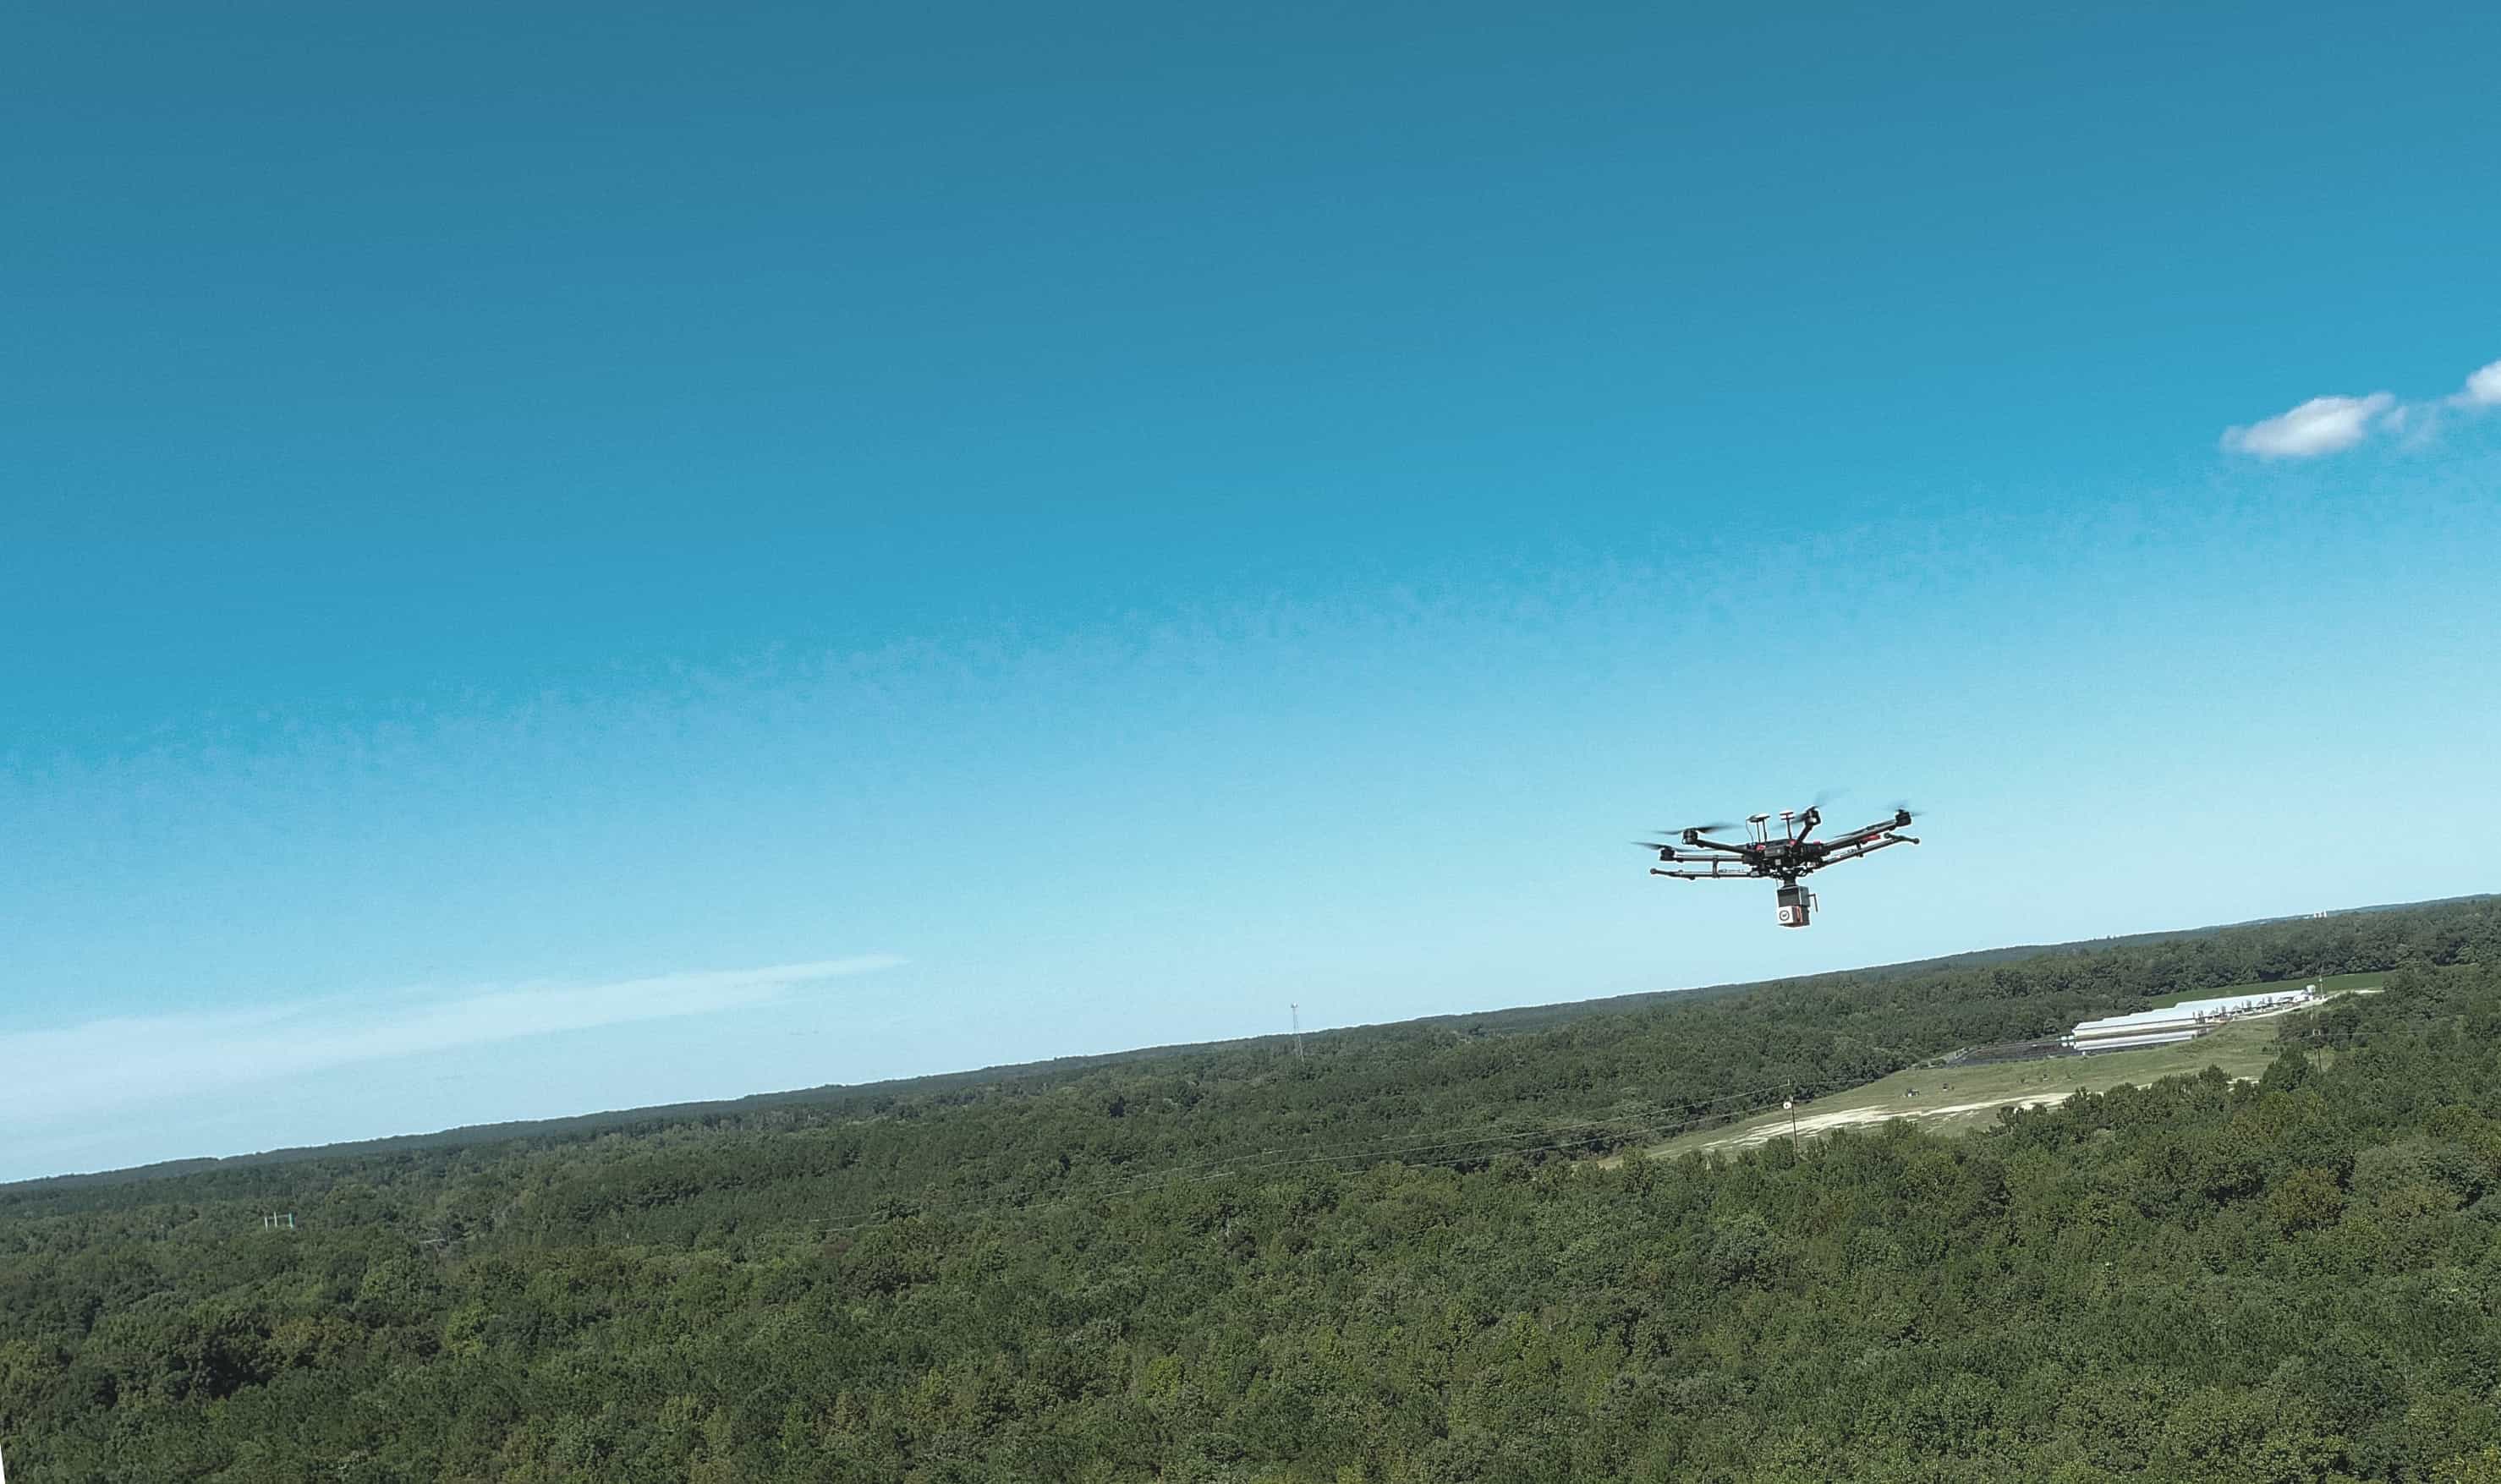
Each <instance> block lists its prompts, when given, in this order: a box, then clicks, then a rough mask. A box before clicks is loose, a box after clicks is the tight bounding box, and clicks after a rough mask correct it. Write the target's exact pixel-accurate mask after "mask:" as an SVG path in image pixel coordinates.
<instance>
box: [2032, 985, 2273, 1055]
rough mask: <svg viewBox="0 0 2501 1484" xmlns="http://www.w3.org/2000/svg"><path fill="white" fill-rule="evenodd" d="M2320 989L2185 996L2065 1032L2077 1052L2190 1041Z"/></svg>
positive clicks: (2084, 1024) (2106, 1017) (2068, 1041)
mask: <svg viewBox="0 0 2501 1484" xmlns="http://www.w3.org/2000/svg"><path fill="white" fill-rule="evenodd" d="M2317 990H2318V986H2316V985H2303V986H2298V987H2292V986H2287V987H2286V988H2284V989H2280V990H2266V991H2262V992H2260V993H2257V994H2249V995H2223V996H2220V997H2218V998H2216V999H2212V1000H2184V1001H2182V1002H2181V1003H2180V1004H2178V1005H2171V1006H2163V1007H2162V1008H2161V1009H2158V1010H2138V1011H2136V1012H2135V1013H2134V1014H2129V1015H2105V1016H2103V1017H2102V1018H2101V1019H2099V1020H2086V1021H2084V1022H2081V1023H2080V1024H2078V1025H2077V1027H2076V1028H2075V1029H2074V1030H2073V1031H2071V1032H2069V1033H2068V1034H2067V1036H2066V1041H2067V1044H2069V1045H2071V1046H2073V1047H2075V1048H2076V1049H2077V1050H2079V1051H2118V1050H2121V1049H2123V1048H2126V1047H2130V1046H2158V1045H2163V1044H2166V1043H2168V1042H2171V1041H2175V1040H2186V1039H2188V1038H2190V1037H2191V1036H2196V1035H2200V1034H2202V1033H2203V1032H2206V1031H2208V1030H2211V1029H2213V1028H2214V1027H2215V1026H2217V1025H2219V1024H2221V1023H2222V1022H2224V1021H2226V1020H2236V1019H2239V1018H2240V1017H2241V1016H2244V1015H2251V1014H2256V1013H2258V1012H2260V1011H2264V1010H2274V1009H2283V1008H2286V1007H2288V1006H2295V1005H2306V1004H2308V1003H2309V1002H2310V1001H2312V1000H2314V999H2316V998H2318V994H2317Z"/></svg>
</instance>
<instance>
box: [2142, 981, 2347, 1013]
mask: <svg viewBox="0 0 2501 1484" xmlns="http://www.w3.org/2000/svg"><path fill="white" fill-rule="evenodd" d="M2385 978H2387V975H2386V974H2385V973H2332V974H2329V975H2327V976H2326V977H2325V978H2321V979H2283V980H2280V981H2278V982H2276V983H2273V984H2227V985H2225V986H2224V987H2222V988H2221V989H2192V990H2190V991H2188V992H2187V993H2186V994H2184V995H2173V996H2172V997H2171V998H2169V999H2167V1000H2148V1001H2147V1002H2145V1003H2146V1004H2147V1005H2149V1006H2151V1007H2152V1008H2154V1009H2157V1010H2160V1009H2169V1008H2170V1007H2171V1006H2175V1005H2185V1004H2186V1003H2188V1002H2189V1001H2191V1000H2220V999H2222V998H2224V997H2225V996H2227V995H2281V994H2284V993H2285V992H2287V991H2289V990H2295V989H2299V988H2300V987H2301V986H2303V985H2304V984H2316V985H2318V992H2319V993H2320V994H2322V995H2332V994H2335V993H2336V992H2337V991H2339V990H2346V989H2377V988H2379V987H2380V984H2381V981H2382V980H2384V979H2385Z"/></svg>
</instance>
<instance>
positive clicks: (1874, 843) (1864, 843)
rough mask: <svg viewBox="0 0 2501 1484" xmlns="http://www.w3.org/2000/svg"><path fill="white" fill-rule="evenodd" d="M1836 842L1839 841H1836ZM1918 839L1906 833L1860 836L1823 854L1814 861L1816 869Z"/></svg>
mask: <svg viewBox="0 0 2501 1484" xmlns="http://www.w3.org/2000/svg"><path fill="white" fill-rule="evenodd" d="M1844 839H1845V840H1847V839H1848V838H1847V837H1844ZM1836 843H1839V842H1838V841H1836ZM1917 843H1918V841H1917V840H1914V839H1912V838H1911V837H1910V836H1908V835H1890V834H1880V835H1878V836H1876V837H1874V838H1873V839H1869V838H1865V837H1861V838H1860V839H1858V840H1855V841H1850V842H1849V843H1846V844H1842V845H1841V848H1840V849H1837V850H1834V851H1832V852H1831V853H1829V854H1827V855H1826V856H1824V858H1823V859H1822V860H1820V861H1817V863H1816V869H1817V871H1820V870H1822V869H1823V868H1824V867H1826V866H1838V865H1840V864H1841V863H1842V862H1843V861H1854V860H1856V859H1858V858H1859V857H1860V856H1862V855H1873V854H1875V853H1876V852H1877V851H1879V850H1882V849H1884V847H1885V846H1886V845H1916V844H1917Z"/></svg>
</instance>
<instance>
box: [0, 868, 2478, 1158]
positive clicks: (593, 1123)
mask: <svg viewBox="0 0 2501 1484" xmlns="http://www.w3.org/2000/svg"><path fill="white" fill-rule="evenodd" d="M2495 900H2501V899H2496V898H2493V897H2489V896H2471V897H2456V898H2446V899H2442V900H2440V901H2436V902H2422V903H2413V904H2406V905H2401V906H2384V907H2353V908H2350V909H2348V910H2347V911H2344V912H2338V913H2332V914H2318V915H2317V916H2314V917H2309V918H2267V919H2262V920H2261V921H2258V922H2251V923H2234V924H2227V925H2223V926H2218V927H2204V928H2182V929H2174V930H2167V931H2163V932H2155V933H2139V934H2133V935H2129V936H2125V937H2118V938H2099V939H2089V940H2082V941H2077V942H2069V943H2051V944H2038V945H2022V946H2014V947H2004V948H1985V949H1978V950H1974V951H1970V952H1965V953H1956V954H1949V955H1946V956H1943V957H1939V958H1931V959H1916V960H1911V961H1908V962H1904V963H1899V964H1884V965H1877V966H1874V967H1871V968H1866V969H1859V970H1853V971H1851V972H1850V973H1840V974H1815V975H1806V976H1802V977H1796V978H1788V979H1770V980H1755V981H1749V982H1742V983H1733V984H1713V985H1705V986H1699V987H1696V988H1692V989H1678V990H1658V991H1651V992H1646V993H1642V994H1632V995H1616V996H1610V997H1608V998H1605V999H1598V1000H1577V1001H1567V1002H1561V1003H1557V1004H1553V1005H1538V1006H1517V1007H1514V1008H1509V1009H1494V1010H1481V1011H1473V1012H1466V1013H1457V1014H1448V1015H1428V1016H1422V1017H1419V1018H1417V1019H1414V1020H1404V1021H1393V1022H1389V1023H1386V1024H1383V1025H1373V1026H1357V1027H1351V1028H1347V1029H1340V1030H1333V1031H1315V1032H1311V1033H1309V1034H1308V1035H1307V1036H1306V1037H1305V1038H1304V1042H1305V1046H1306V1049H1307V1050H1316V1051H1318V1052H1319V1053H1321V1054H1322V1055H1323V1056H1341V1057H1342V1056H1344V1055H1347V1054H1349V1053H1352V1054H1355V1055H1358V1056H1359V1055H1360V1054H1361V1052H1362V1049H1363V1048H1365V1047H1366V1046H1368V1045H1370V1044H1372V1043H1374V1042H1387V1043H1398V1042H1404V1041H1407V1040H1410V1039H1415V1038H1418V1037H1422V1038H1431V1037H1434V1036H1437V1035H1456V1036H1464V1037H1470V1038H1474V1037H1482V1036H1501V1035H1512V1034H1517V1033H1521V1032H1527V1031H1538V1030H1549V1029H1552V1028H1555V1027H1559V1026H1563V1025H1567V1024H1569V1023H1571V1022H1573V1021H1575V1020H1579V1019H1583V1018H1584V1017H1588V1016H1595V1015H1620V1014H1625V1013H1629V1012H1633V1011H1637V1010H1640V1009H1643V1008H1646V1007H1651V1006H1664V1005H1668V1004H1670V1003H1673V1004H1675V1005H1679V1006H1691V1005H1697V1004H1700V1003H1703V1002H1705V1001H1709V1000H1716V999H1720V998H1724V997H1727V996H1731V995H1742V994H1747V993H1750V992H1754V991H1772V992H1780V993H1802V992H1809V991H1812V990H1814V989H1815V988H1816V987H1817V986H1827V987H1829V986H1846V985H1848V984H1851V983H1857V982H1866V981H1872V980H1877V979H1888V978H1926V977H1930V976H1936V975H1942V974H1948V973H1951V972H1953V971H1957V970H1969V969H1979V968H1985V967H1988V966H1990V965H1994V964H2006V963H2017V962H2023V961H2034V960H2044V959H2051V958H2058V957H2073V956H2078V955H2084V954H2092V953H2100V952H2106V951H2108V950H2111V949H2115V948H2134V947H2148V946H2151V945H2155V944H2162V943H2182V942H2187V941H2191V940H2203V939H2211V938H2216V937H2218V935H2226V934H2243V935H2245V934H2246V933H2247V931H2248V930H2250V929H2253V928H2263V927H2268V926H2272V925H2278V924H2283V923H2286V922H2298V921H2319V920H2327V919H2329V918H2339V919H2341V918H2349V917H2352V916H2356V915H2359V914H2364V913H2398V914H2419V913H2425V912H2437V911H2440V910H2442V909H2445V908H2451V907H2473V906H2475V905H2478V904H2482V903H2489V902H2492V901H2495ZM2231 941H2233V942H2235V943H2237V942H2240V941H2241V939H2240V938H2235V939H2233V940H2231ZM2358 941H2359V944H2360V945H2359V946H2355V947H2347V948H2340V949H2338V950H2335V951H2338V952H2342V953H2345V954H2347V955H2348V956H2349V957H2351V956H2353V955H2356V954H2358V955H2359V957H2354V958H2353V961H2354V962H2357V963H2358V962H2363V961H2365V960H2372V961H2376V958H2377V957H2385V956H2387V954H2388V953H2390V952H2393V951H2397V950H2398V949H2400V948H2401V947H2402V944H2399V943H2397V942H2396V941H2395V940H2394V939H2393V938H2390V937H2389V936H2388V935H2387V934H2385V933H2380V932H2363V933H2361V934H2360V935H2359V939H2358ZM2233 962H2243V963H2246V964H2248V965H2249V966H2250V968H2249V972H2250V973H2251V974H2252V975H2253V976H2254V975H2256V974H2259V973H2266V974H2272V975H2273V976H2274V977H2275V978H2278V979H2281V978H2284V977H2286V976H2288V975H2290V974H2292V973H2299V972H2300V971H2298V970H2292V969H2286V968H2284V965H2283V964H2282V963H2278V962H2261V961H2260V960H2258V959H2255V958H2251V957H2249V956H2248V955H2247V953H2246V951H2245V950H2236V949H2229V948H2227V949H2226V950H2225V953H2224V955H2223V956H2222V957H2221V958H2214V959H2209V958H2195V957H2187V958H2180V959H2177V960H2174V961H2171V962H2167V963H2166V962H2155V963H2153V964H2152V965H2151V968H2150V970H2149V972H2150V973H2152V974H2153V975H2155V976H2156V981H2157V982H2160V983H2163V984H2165V985H2167V986H2169V987H2168V988H2167V990H2166V991H2165V992H2163V993H2161V994H2159V995H2156V996H2154V997H2152V998H2151V999H2149V1000H2148V1001H2147V1002H2146V1003H2147V1005H2148V1006H2157V1005H2161V1004H2164V1003H2166V1002H2167V1001H2170V1000H2178V999H2184V998H2187V997H2189V996H2191V995H2200V994H2208V993H2212V992H2214V990H2215V986H2214V985H2213V984H2211V983H2209V982H2207V977H2208V976H2210V975H2211V974H2213V973H2228V972H2230V971H2229V970H2227V969H2223V968H2220V967H2210V966H2215V965H2221V964H2228V963H2233ZM1289 1041H1290V1038H1288V1037H1284V1036H1264V1037H1252V1038H1248V1039H1240V1040H1229V1041H1205V1042H1194V1043H1185V1044H1176V1045H1165V1046H1146V1047H1141V1048H1138V1049H1136V1050H1131V1051H1120V1052H1111V1053H1106V1054H1103V1055H1099V1056H1075V1057H1058V1058H1054V1059H1051V1060H1048V1061H1039V1062H1018V1063H1012V1064H1008V1065H1004V1066H997V1067H984V1068H979V1069H975V1070H971V1071H965V1072H935V1073H930V1074H927V1075H923V1076H917V1077H900V1078H893V1079H890V1080H886V1081H882V1082H869V1083H858V1084H842V1083H832V1084H828V1085H826V1086H822V1087H811V1088H799V1089H794V1090H790V1091H784V1092H768V1093H755V1094H751V1095H750V1096H747V1097H744V1098H736V1099H730V1100H726V1101H720V1102H710V1103H675V1104H663V1105H655V1106H651V1107H639V1108H621V1109H617V1110H613V1111H608V1112H596V1113H584V1114H581V1115H579V1116H576V1117H571V1118H547V1119H531V1120H524V1121H518V1122H512V1123H493V1124H470V1125H465V1126H462V1127H458V1128H450V1129H444V1130H441V1131H438V1132H433V1133H424V1134H408V1135H400V1136H396V1137H393V1138H375V1139H361V1140H355V1141H350V1142H344V1143H336V1144H319V1145H313V1146H308V1147H301V1148H286V1149H271V1150H264V1151H261V1152H258V1153H252V1154H240V1155H232V1156H228V1157H225V1158H210V1157H203V1158H197V1159H184V1160H171V1161H167V1162H164V1163H161V1164H154V1165H146V1166H141V1167H138V1168H136V1169H129V1170H114V1171H91V1172H83V1173H78V1174H62V1175H50V1176H45V1177H41V1178H37V1179H29V1180H17V1181H0V1196H6V1195H8V1194H10V1193H13V1192H17V1193H25V1192H33V1191H39V1190H45V1189H61V1188H66V1187H72V1186H79V1185H88V1184H99V1183H101V1184H113V1183H118V1182H121V1181H126V1180H144V1179H162V1178H166V1177H168V1176H173V1175H187V1174H198V1173H202V1172H205V1171H217V1170H233V1169H238V1168H243V1167H248V1166H252V1165H262V1164H284V1163H295V1162H301V1161H306V1160H358V1159H365V1158H369V1157H374V1156H392V1155H399V1154H406V1153H410V1152H413V1151H416V1150H422V1149H438V1148H462V1147H467V1146H470V1145H476V1144H488V1145H506V1144H511V1143H514V1142H542V1141H550V1140H558V1141H560V1140H566V1139H580V1138H595V1137H598V1136H600V1135H604V1134H617V1133H650V1132H652V1131H655V1130H657V1129H660V1128H663V1127H666V1126H668V1125H672V1124H716V1123H718V1122H719V1121H721V1120H723V1119H738V1118H741V1117H744V1116H746V1115H750V1114H753V1113H757V1112H759V1111H764V1110H768V1109H773V1108H778V1107H783V1106H789V1105H800V1106H805V1105H827V1106H830V1107H837V1108H839V1107H844V1106H850V1107H858V1106H863V1105H866V1106H878V1105H884V1104H887V1103H891V1102H894V1101H897V1100H901V1101H907V1102H908V1101H911V1100H915V1099H920V1098H939V1099H945V1098H947V1097H949V1096H950V1095H954V1094H959V1093H962V1092H964V1091H967V1090H969V1089H975V1088H984V1087H991V1086H997V1085H1013V1086H1017V1087H1020V1088H1025V1089H1032V1088H1036V1087H1041V1086H1045V1085H1050V1084H1052V1083H1055V1082H1060V1081H1067V1080H1076V1079H1082V1078H1084V1076H1086V1075H1087V1074H1088V1073H1092V1072H1103V1071H1107V1070H1116V1069H1122V1068H1132V1067H1136V1066H1139V1065H1141V1064H1145V1063H1149V1062H1155V1061H1166V1060H1179V1061H1183V1062H1186V1063H1189V1064H1191V1065H1204V1064H1207V1063H1208V1062H1209V1061H1210V1059H1212V1058H1221V1057H1224V1056H1227V1055H1230V1054H1249V1055H1251V1056H1252V1057H1254V1058H1255V1057H1259V1056H1270V1057H1273V1056H1275V1055H1277V1054H1280V1053H1281V1052H1282V1051H1283V1050H1284V1047H1285V1046H1286V1045H1287V1044H1288V1043H1289Z"/></svg>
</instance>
